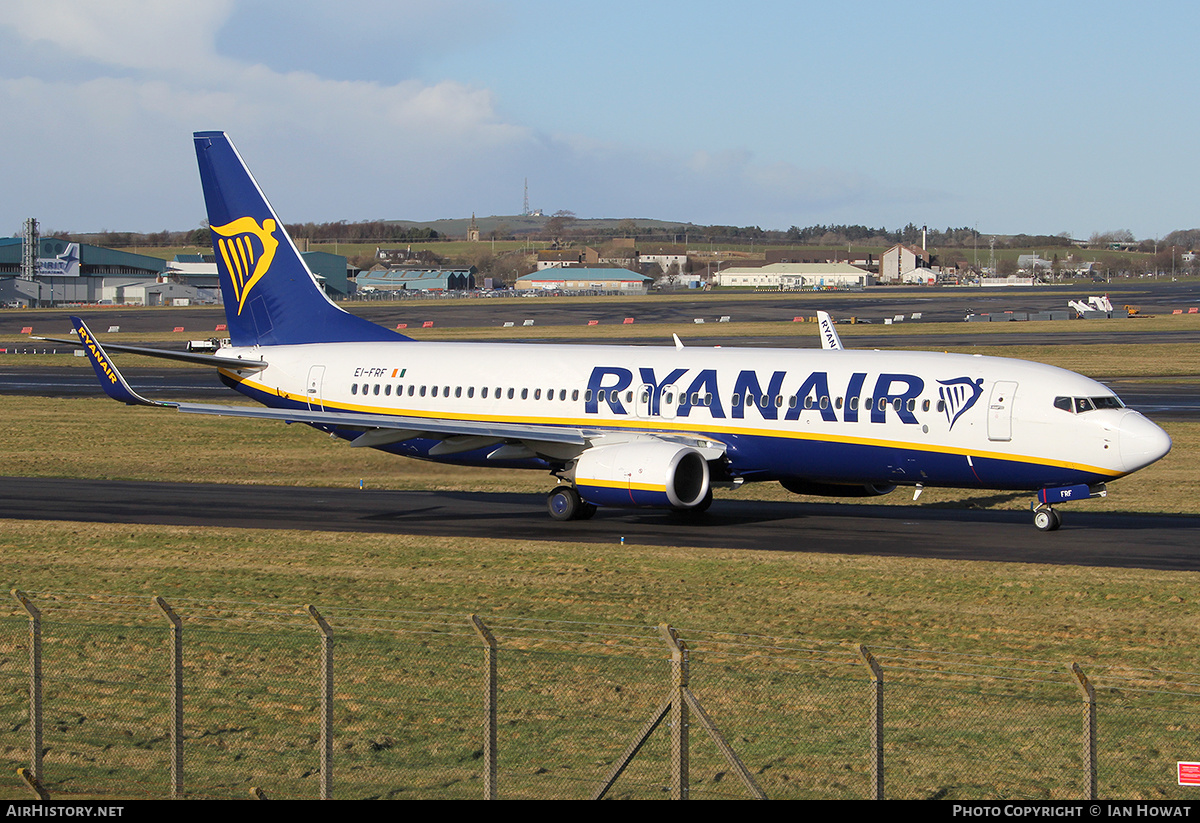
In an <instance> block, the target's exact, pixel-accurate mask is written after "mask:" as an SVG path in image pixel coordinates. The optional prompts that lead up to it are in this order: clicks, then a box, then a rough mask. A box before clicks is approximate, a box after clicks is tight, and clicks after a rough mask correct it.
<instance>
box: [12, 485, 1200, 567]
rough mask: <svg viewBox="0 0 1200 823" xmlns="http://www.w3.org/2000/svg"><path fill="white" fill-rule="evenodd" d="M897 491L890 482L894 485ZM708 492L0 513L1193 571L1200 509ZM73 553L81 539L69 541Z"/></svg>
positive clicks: (154, 488)
mask: <svg viewBox="0 0 1200 823" xmlns="http://www.w3.org/2000/svg"><path fill="white" fill-rule="evenodd" d="M896 493H897V494H902V493H903V492H896ZM1086 509H1087V507H1086V504H1081V505H1080V506H1078V507H1073V508H1072V507H1063V508H1061V509H1060V511H1062V512H1063V513H1064V525H1063V528H1062V529H1061V530H1059V531H1057V532H1050V533H1043V532H1039V531H1037V530H1036V529H1035V528H1034V527H1033V525H1032V523H1031V518H1030V516H1029V515H1028V514H1027V513H1024V512H1007V511H983V510H965V509H939V508H931V507H919V506H904V507H896V506H870V505H867V506H859V505H855V506H848V505H847V506H838V505H831V504H814V503H803V502H796V503H791V502H786V503H763V502H753V501H747V502H742V501H737V500H718V501H717V502H716V503H714V504H713V507H712V509H711V510H710V511H709V512H707V513H706V514H704V515H699V516H694V515H693V516H687V515H678V514H673V513H670V512H662V511H651V510H646V511H636V510H632V511H631V510H613V509H602V510H601V511H600V512H599V513H598V514H597V515H596V517H595V518H594V519H592V520H588V521H573V522H570V523H560V522H557V521H554V520H551V519H550V518H549V516H548V515H547V514H546V507H545V502H544V498H543V497H542V496H541V495H524V494H483V493H476V494H468V493H447V492H396V491H372V490H367V491H359V490H357V489H313V488H294V487H278V486H234V485H215V484H180V483H147V482H114V481H101V480H61V479H46V478H28V477H0V518H7V519H12V520H68V521H79V522H99V523H143V524H167V525H176V526H224V527H234V528H246V529H301V530H314V531H341V532H371V533H376V534H416V535H439V536H455V537H464V538H496V537H506V536H516V535H519V536H520V538H521V539H523V540H533V541H550V540H553V541H566V542H584V543H600V544H609V545H613V546H617V545H620V544H621V542H622V540H623V541H624V543H625V545H632V546H639V545H645V546H694V547H703V548H720V549H729V550H734V551H744V550H751V549H754V550H762V551H779V552H814V553H828V554H846V555H861V554H867V555H877V556H885V557H922V558H938V559H943V560H987V561H998V562H1018V563H1049V564H1065V565H1081V566H1111V567H1121V568H1144V569H1161V570H1170V571H1200V517H1171V516H1154V515H1124V514H1098V513H1088V512H1087V510H1086ZM84 550H86V549H83V548H81V551H84Z"/></svg>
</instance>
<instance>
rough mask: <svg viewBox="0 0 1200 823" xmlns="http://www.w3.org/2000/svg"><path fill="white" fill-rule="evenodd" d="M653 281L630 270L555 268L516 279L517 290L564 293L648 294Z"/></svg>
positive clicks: (580, 267) (577, 267)
mask: <svg viewBox="0 0 1200 823" xmlns="http://www.w3.org/2000/svg"><path fill="white" fill-rule="evenodd" d="M653 282H654V278H653V277H647V276H646V275H644V274H638V273H637V272H635V271H630V270H629V269H617V268H612V269H600V268H585V267H582V266H567V267H564V266H556V267H554V268H550V269H543V270H542V271H535V272H533V273H532V274H526V275H523V276H521V277H518V278H517V282H516V284H515V287H516V288H517V289H518V290H525V291H528V290H531V289H546V290H555V289H557V290H561V291H608V292H620V293H622V294H645V292H646V290H647V289H649V288H650V284H651V283H653Z"/></svg>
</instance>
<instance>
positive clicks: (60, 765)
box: [0, 592, 1200, 800]
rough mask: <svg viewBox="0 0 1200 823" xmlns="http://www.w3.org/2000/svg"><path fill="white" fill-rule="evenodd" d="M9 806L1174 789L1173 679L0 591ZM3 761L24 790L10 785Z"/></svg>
mask: <svg viewBox="0 0 1200 823" xmlns="http://www.w3.org/2000/svg"><path fill="white" fill-rule="evenodd" d="M14 594H15V595H16V596H15V597H14V599H12V600H10V601H9V603H11V604H12V607H11V608H7V609H4V610H2V613H0V730H2V734H0V750H2V751H3V757H4V760H5V761H6V762H7V763H8V764H9V769H8V771H7V774H9V775H10V779H9V781H7V788H5V782H4V781H0V792H2V793H3V794H4V796H6V797H9V798H16V797H22V796H26V795H28V794H29V793H30V792H32V791H42V792H44V793H46V794H48V796H50V797H54V798H66V797H74V798H81V797H96V796H102V797H116V798H137V797H170V796H181V797H193V798H245V797H247V796H250V795H252V794H257V795H259V796H265V797H270V798H317V797H322V796H329V797H334V798H482V797H498V798H587V797H621V798H671V797H690V798H696V799H698V798H736V797H770V798H830V799H834V798H870V797H880V796H886V797H888V798H947V799H962V800H978V799H1001V798H1011V799H1086V798H1091V797H1100V798H1103V797H1119V798H1124V799H1131V798H1144V799H1148V800H1157V799H1170V798H1193V797H1195V792H1196V790H1195V789H1193V788H1190V787H1181V786H1179V785H1178V783H1177V779H1176V762H1177V761H1179V760H1188V759H1196V753H1197V751H1198V750H1200V745H1198V744H1200V701H1198V700H1197V698H1198V697H1200V691H1197V684H1196V682H1195V681H1196V677H1195V675H1194V674H1192V673H1186V672H1176V671H1118V670H1106V671H1086V670H1084V669H1081V668H1078V667H1076V670H1075V671H1072V667H1071V665H1070V664H1069V663H1067V664H1063V663H1061V662H1054V663H1051V662H1046V661H1037V660H1015V659H1011V658H1006V659H999V658H995V657H984V656H970V655H964V654H958V653H938V652H930V651H926V650H914V649H887V648H882V647H872V648H870V649H865V648H862V647H860V646H857V645H853V644H848V643H816V642H803V641H799V640H795V639H791V640H789V639H784V638H774V637H750V636H745V635H726V634H720V633H716V632H713V631H711V630H699V629H689V628H687V627H677V628H668V627H665V626H642V625H626V624H608V625H602V624H592V623H587V624H584V623H567V622H550V621H540V620H527V619H517V618H505V617H489V618H478V617H472V616H471V615H453V614H432V613H416V612H401V611H383V610H380V611H368V610H362V609H340V608H337V607H328V608H325V607H322V608H320V609H314V608H312V607H305V606H302V605H278V604H273V605H267V604H250V603H230V602H213V601H199V600H191V599H187V598H182V597H172V598H169V602H168V601H166V600H159V601H158V602H157V603H156V602H155V601H153V600H151V599H149V598H130V597H118V596H107V595H91V594H64V593H46V592H42V593H37V594H33V593H26V594H21V593H14ZM18 771H20V773H21V775H22V778H23V779H24V782H22V779H21V778H18V777H17V773H18Z"/></svg>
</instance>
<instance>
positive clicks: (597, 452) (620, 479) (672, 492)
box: [574, 440, 709, 509]
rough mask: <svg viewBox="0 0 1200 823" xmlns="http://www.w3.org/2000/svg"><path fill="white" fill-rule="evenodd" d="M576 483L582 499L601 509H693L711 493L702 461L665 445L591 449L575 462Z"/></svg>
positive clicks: (673, 445) (649, 442)
mask: <svg viewBox="0 0 1200 823" xmlns="http://www.w3.org/2000/svg"><path fill="white" fill-rule="evenodd" d="M574 480H575V488H577V489H578V490H579V494H580V496H581V497H583V499H584V500H586V501H588V502H589V503H594V504H596V505H597V506H656V507H662V508H665V507H671V508H676V509H690V508H692V507H693V506H696V505H699V504H700V503H701V502H702V501H703V500H704V499H705V496H706V495H707V494H708V491H709V486H708V483H709V473H708V462H707V461H706V460H705V459H704V456H703V455H701V454H700V452H698V451H697V450H696V449H693V448H690V447H688V446H682V445H679V444H677V443H667V442H664V441H661V440H647V441H634V442H630V443H614V444H613V445H611V446H597V447H594V448H591V449H588V450H587V451H585V452H584V453H583V454H581V455H580V456H579V459H578V460H577V461H576V462H575V478H574Z"/></svg>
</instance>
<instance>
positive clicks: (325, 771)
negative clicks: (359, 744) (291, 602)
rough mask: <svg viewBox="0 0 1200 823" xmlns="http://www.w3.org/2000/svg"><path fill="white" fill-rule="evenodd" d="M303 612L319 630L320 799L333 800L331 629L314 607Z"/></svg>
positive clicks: (310, 606)
mask: <svg viewBox="0 0 1200 823" xmlns="http://www.w3.org/2000/svg"><path fill="white" fill-rule="evenodd" d="M304 610H305V611H306V612H308V616H309V617H311V618H312V620H313V622H314V623H316V624H317V628H318V629H320V630H321V734H320V743H319V745H320V748H321V799H322V800H332V799H333V629H332V628H331V627H330V625H329V624H328V623H326V622H325V618H324V617H322V616H321V613H320V612H318V611H317V609H316V607H315V606H312V605H307V606H305V607H304Z"/></svg>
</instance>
